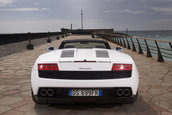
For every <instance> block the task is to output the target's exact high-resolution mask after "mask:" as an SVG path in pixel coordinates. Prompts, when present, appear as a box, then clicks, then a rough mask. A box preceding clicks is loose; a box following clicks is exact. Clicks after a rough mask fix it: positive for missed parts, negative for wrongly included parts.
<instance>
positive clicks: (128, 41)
mask: <svg viewBox="0 0 172 115" xmlns="http://www.w3.org/2000/svg"><path fill="white" fill-rule="evenodd" d="M126 40H127V45H128V47H127V49H131V47H130V43H129V41H128V38H126Z"/></svg>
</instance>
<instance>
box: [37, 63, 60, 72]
mask: <svg viewBox="0 0 172 115" xmlns="http://www.w3.org/2000/svg"><path fill="white" fill-rule="evenodd" d="M38 70H48V71H58V70H59V68H58V65H57V64H38Z"/></svg>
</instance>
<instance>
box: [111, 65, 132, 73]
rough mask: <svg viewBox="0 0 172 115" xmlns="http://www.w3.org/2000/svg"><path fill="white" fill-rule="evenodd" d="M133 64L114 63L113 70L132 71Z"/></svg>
mask: <svg viewBox="0 0 172 115" xmlns="http://www.w3.org/2000/svg"><path fill="white" fill-rule="evenodd" d="M131 70H132V64H113V66H112V71H131Z"/></svg>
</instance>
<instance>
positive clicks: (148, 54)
mask: <svg viewBox="0 0 172 115" xmlns="http://www.w3.org/2000/svg"><path fill="white" fill-rule="evenodd" d="M144 41H145V43H146V49H147V57H152V54H151V52H150V49H149V46H148V43H147V41H146V40H145V39H144Z"/></svg>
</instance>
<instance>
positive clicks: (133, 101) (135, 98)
mask: <svg viewBox="0 0 172 115" xmlns="http://www.w3.org/2000/svg"><path fill="white" fill-rule="evenodd" d="M137 97H138V92H137V93H136V95H135V97H134V98H133V99H132V100H131V101H130V102H129V104H132V103H135V102H136V100H137Z"/></svg>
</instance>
